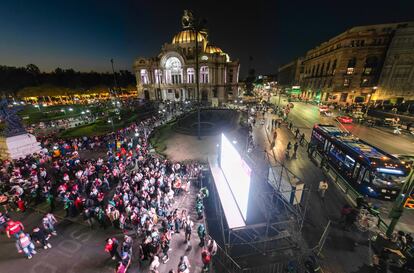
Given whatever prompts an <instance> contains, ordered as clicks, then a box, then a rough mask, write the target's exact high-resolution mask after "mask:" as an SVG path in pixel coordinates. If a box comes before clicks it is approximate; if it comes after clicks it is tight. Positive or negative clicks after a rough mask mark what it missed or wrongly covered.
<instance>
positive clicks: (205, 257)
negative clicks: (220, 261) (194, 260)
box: [201, 248, 211, 272]
mask: <svg viewBox="0 0 414 273" xmlns="http://www.w3.org/2000/svg"><path fill="white" fill-rule="evenodd" d="M201 260H202V261H203V265H204V266H203V271H205V272H206V271H208V270H209V267H210V262H211V254H210V252H209V251H208V250H207V249H206V248H205V249H203V251H202V252H201Z"/></svg>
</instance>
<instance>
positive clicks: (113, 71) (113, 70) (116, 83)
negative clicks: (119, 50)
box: [111, 59, 119, 97]
mask: <svg viewBox="0 0 414 273" xmlns="http://www.w3.org/2000/svg"><path fill="white" fill-rule="evenodd" d="M111 65H112V74H114V84H115V88H116V90H115V97H117V95H118V89H119V88H118V82H117V81H116V75H115V69H114V59H111Z"/></svg>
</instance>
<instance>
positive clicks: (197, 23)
mask: <svg viewBox="0 0 414 273" xmlns="http://www.w3.org/2000/svg"><path fill="white" fill-rule="evenodd" d="M193 25H194V26H193V27H194V31H195V47H196V48H195V59H196V69H195V70H196V90H197V138H198V140H201V114H200V69H199V63H198V61H199V60H198V33H199V31H200V27H201V21H200V20H199V19H198V18H197V19H195V20H193Z"/></svg>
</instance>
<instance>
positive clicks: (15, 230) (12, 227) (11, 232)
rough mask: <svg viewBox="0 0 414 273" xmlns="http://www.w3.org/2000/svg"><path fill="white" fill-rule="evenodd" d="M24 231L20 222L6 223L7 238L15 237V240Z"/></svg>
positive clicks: (11, 221)
mask: <svg viewBox="0 0 414 273" xmlns="http://www.w3.org/2000/svg"><path fill="white" fill-rule="evenodd" d="M23 231H24V226H23V224H22V223H21V222H20V221H13V220H10V221H9V222H7V227H6V234H7V237H9V238H10V237H11V236H13V237H15V238H16V239H18V238H19V235H20V233H22V232H23Z"/></svg>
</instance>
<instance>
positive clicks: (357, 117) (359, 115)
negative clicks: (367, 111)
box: [352, 111, 364, 119]
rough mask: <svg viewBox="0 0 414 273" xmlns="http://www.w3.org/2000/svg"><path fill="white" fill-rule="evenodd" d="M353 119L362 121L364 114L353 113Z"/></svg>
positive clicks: (359, 112)
mask: <svg viewBox="0 0 414 273" xmlns="http://www.w3.org/2000/svg"><path fill="white" fill-rule="evenodd" d="M352 117H353V118H355V119H362V118H364V113H363V112H361V111H355V112H353V113H352Z"/></svg>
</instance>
